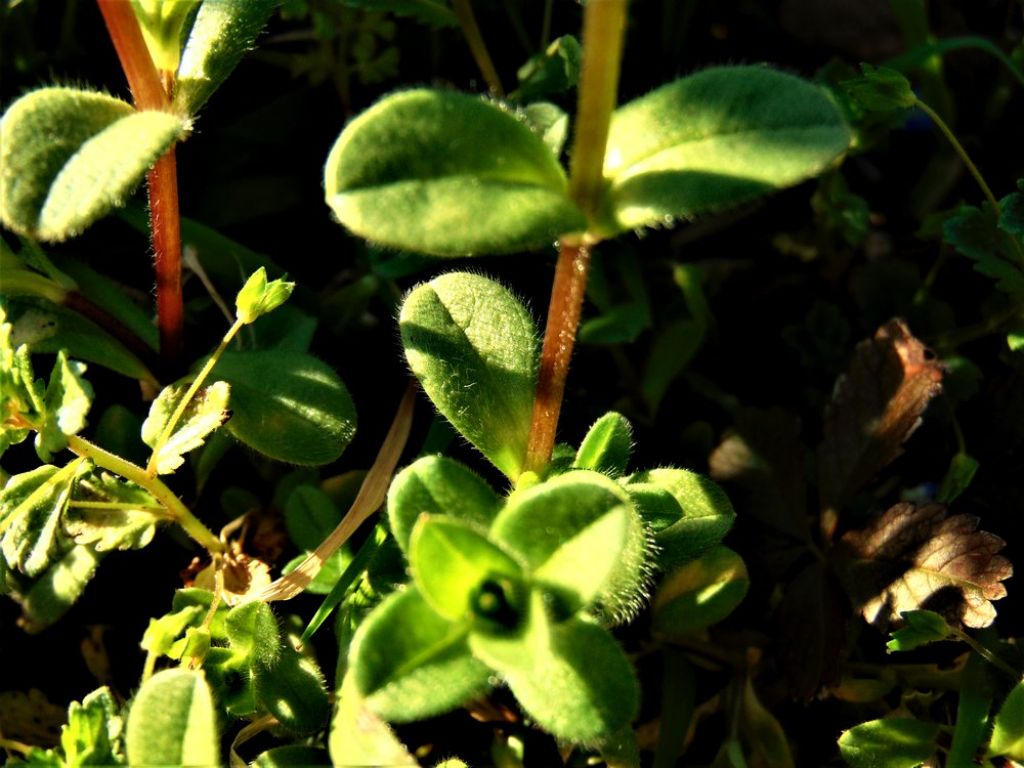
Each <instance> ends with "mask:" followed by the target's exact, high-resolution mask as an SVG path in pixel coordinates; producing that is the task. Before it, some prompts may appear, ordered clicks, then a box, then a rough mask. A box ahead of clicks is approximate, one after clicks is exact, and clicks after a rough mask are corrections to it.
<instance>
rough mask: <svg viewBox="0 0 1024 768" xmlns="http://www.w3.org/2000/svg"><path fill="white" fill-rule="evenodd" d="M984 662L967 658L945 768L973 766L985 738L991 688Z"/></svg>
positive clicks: (980, 659)
mask: <svg viewBox="0 0 1024 768" xmlns="http://www.w3.org/2000/svg"><path fill="white" fill-rule="evenodd" d="M990 671H991V670H990V667H989V664H988V662H987V661H985V659H983V658H982V657H981V656H980V655H978V654H977V653H972V654H971V655H970V656H969V657H968V658H967V663H966V664H965V665H964V668H963V672H962V674H961V677H960V685H959V688H960V697H959V699H958V701H957V707H956V726H955V727H954V729H953V743H952V744H951V745H950V747H949V754H948V755H947V758H946V765H948V766H955V765H965V766H969V765H971V764H976V760H975V756H976V755H977V753H978V749H979V748H980V747H981V744H982V742H983V741H984V740H985V739H986V737H987V736H988V734H989V712H990V710H991V709H992V697H993V694H994V688H995V686H994V684H993V680H992V675H991V674H990Z"/></svg>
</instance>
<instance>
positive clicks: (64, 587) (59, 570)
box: [16, 546, 103, 633]
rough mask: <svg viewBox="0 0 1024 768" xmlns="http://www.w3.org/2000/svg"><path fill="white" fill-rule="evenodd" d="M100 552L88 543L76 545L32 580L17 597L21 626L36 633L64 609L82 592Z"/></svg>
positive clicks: (55, 618)
mask: <svg viewBox="0 0 1024 768" xmlns="http://www.w3.org/2000/svg"><path fill="white" fill-rule="evenodd" d="M102 557H103V555H101V554H99V553H97V552H96V551H95V550H94V549H93V548H92V547H89V546H75V547H72V548H71V549H70V550H68V552H67V554H65V555H63V556H62V557H61V558H60V560H57V561H56V562H54V563H53V564H52V565H50V567H49V568H47V569H46V570H45V571H43V573H42V574H41V575H40V576H39V577H38V578H36V579H35V581H33V582H32V583H31V586H29V588H28V589H27V591H25V592H24V594H22V595H20V596H16V599H17V600H18V601H19V602H20V603H21V611H22V617H21V619H20V620H19V624H20V625H21V628H22V629H24V630H25V631H26V632H30V633H35V632H41V631H42V630H44V629H46V628H47V627H49V626H50V625H51V624H53V623H54V622H55V621H57V619H59V618H60V617H61V616H63V615H64V614H65V613H67V611H68V609H69V608H71V606H72V605H74V603H75V601H76V600H78V598H79V597H81V596H82V592H83V591H84V590H85V586H86V584H88V583H89V581H90V580H91V579H92V577H93V574H95V573H96V567H97V566H98V565H99V562H100V559H101V558H102Z"/></svg>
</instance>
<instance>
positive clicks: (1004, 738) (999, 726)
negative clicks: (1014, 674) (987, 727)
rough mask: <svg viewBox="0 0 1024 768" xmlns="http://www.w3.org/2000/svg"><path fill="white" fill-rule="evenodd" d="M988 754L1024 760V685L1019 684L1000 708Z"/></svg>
mask: <svg viewBox="0 0 1024 768" xmlns="http://www.w3.org/2000/svg"><path fill="white" fill-rule="evenodd" d="M988 753H989V754H990V755H1005V756H1006V757H1009V758H1012V759H1014V760H1024V683H1018V684H1017V685H1016V686H1015V687H1014V688H1013V690H1012V691H1010V693H1009V695H1008V696H1007V697H1006V699H1005V700H1004V701H1003V704H1002V706H1001V707H1000V708H999V713H998V714H997V715H996V718H995V725H994V727H993V729H992V741H991V742H989V745H988Z"/></svg>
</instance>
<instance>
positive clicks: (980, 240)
mask: <svg viewBox="0 0 1024 768" xmlns="http://www.w3.org/2000/svg"><path fill="white" fill-rule="evenodd" d="M942 237H943V240H945V241H946V242H947V243H948V244H950V245H952V246H953V247H954V248H955V249H956V250H958V251H959V252H960V253H962V254H963V255H964V256H967V257H968V258H969V259H971V260H972V261H974V271H975V272H980V273H981V274H983V275H985V276H987V277H990V278H992V279H993V280H995V282H996V287H997V288H999V290H1001V291H1002V292H1003V293H1005V294H1006V295H1007V296H1009V297H1010V298H1011V299H1013V300H1014V301H1016V302H1019V303H1024V271H1022V270H1021V269H1020V267H1019V266H1018V263H1017V257H1016V255H1015V253H1014V249H1013V246H1012V243H1011V241H1010V235H1008V234H1007V233H1006V232H1004V231H1002V230H1000V229H998V228H997V227H996V221H995V218H994V217H993V215H992V214H991V213H990V212H989V211H983V210H981V209H980V208H974V207H971V206H969V205H965V206H961V208H960V210H958V211H957V212H956V214H954V215H953V216H951V217H950V218H948V219H947V220H946V223H945V224H944V225H943V227H942Z"/></svg>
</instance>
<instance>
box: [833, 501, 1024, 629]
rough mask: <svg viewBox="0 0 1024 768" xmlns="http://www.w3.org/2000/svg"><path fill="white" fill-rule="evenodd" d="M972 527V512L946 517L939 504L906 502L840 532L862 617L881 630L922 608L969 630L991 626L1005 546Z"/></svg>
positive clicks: (1006, 565)
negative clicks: (860, 526) (903, 614)
mask: <svg viewBox="0 0 1024 768" xmlns="http://www.w3.org/2000/svg"><path fill="white" fill-rule="evenodd" d="M977 526H978V518H976V517H974V516H972V515H953V516H952V517H947V514H946V508H945V507H944V506H943V505H941V504H924V505H921V506H917V505H915V504H911V503H906V502H904V503H900V504H896V505H894V506H892V507H890V508H889V509H888V510H886V512H885V513H884V514H882V515H880V516H879V517H877V518H875V519H874V520H873V521H872V522H870V523H869V524H868V526H867V527H866V528H864V529H863V530H859V531H849V532H847V533H846V534H844V535H843V544H844V545H845V547H846V549H847V551H848V553H849V557H850V558H852V562H850V563H849V565H848V568H847V575H848V577H849V578H848V583H849V587H850V590H851V592H852V594H853V595H854V597H855V599H856V600H857V602H858V604H859V607H860V611H861V613H862V614H863V616H864V618H865V620H867V621H868V622H870V623H874V624H878V625H879V626H882V627H884V626H885V625H886V624H888V623H889V622H891V621H899V619H900V613H901V612H903V611H912V610H918V609H921V608H925V609H929V610H934V611H936V612H937V613H940V614H942V615H943V617H944V618H946V619H947V620H948V621H953V622H962V623H963V624H965V625H966V626H968V627H987V626H988V625H989V624H991V623H992V622H993V620H994V619H995V617H996V609H995V607H994V606H993V605H992V603H991V601H992V600H999V599H1000V598H1002V597H1005V596H1006V587H1005V586H1004V585H1003V584H1002V582H1003V580H1004V579H1008V578H1009V577H1010V576H1011V575H1012V574H1013V566H1012V565H1011V564H1010V561H1009V560H1007V559H1006V558H1005V557H1002V556H1000V555H998V554H996V553H997V552H999V551H1000V550H1001V549H1002V548H1003V547H1004V546H1005V545H1006V542H1004V541H1003V540H1002V539H1001V538H999V537H998V536H995V535H993V534H991V533H986V532H985V531H978V530H976V528H977Z"/></svg>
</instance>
